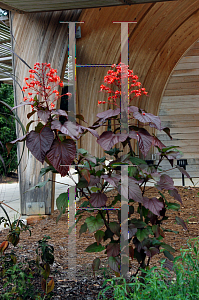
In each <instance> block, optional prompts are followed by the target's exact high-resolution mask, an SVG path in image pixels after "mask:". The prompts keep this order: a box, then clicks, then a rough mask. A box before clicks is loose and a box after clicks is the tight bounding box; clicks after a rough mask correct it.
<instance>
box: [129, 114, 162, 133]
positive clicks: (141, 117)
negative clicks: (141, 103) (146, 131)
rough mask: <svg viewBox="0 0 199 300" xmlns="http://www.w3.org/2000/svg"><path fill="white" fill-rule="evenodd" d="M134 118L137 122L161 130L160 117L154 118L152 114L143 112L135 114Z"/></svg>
mask: <svg viewBox="0 0 199 300" xmlns="http://www.w3.org/2000/svg"><path fill="white" fill-rule="evenodd" d="M133 116H134V118H135V119H136V120H138V121H140V122H142V123H149V126H151V127H155V128H156V129H158V130H161V120H160V118H159V117H158V116H154V115H153V114H151V113H146V112H144V111H143V110H141V113H140V112H139V111H135V112H133Z"/></svg>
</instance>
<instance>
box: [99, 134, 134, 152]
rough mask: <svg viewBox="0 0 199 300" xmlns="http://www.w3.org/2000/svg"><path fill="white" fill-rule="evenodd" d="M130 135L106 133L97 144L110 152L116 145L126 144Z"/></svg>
mask: <svg viewBox="0 0 199 300" xmlns="http://www.w3.org/2000/svg"><path fill="white" fill-rule="evenodd" d="M127 137H128V135H127V134H124V133H116V134H114V133H113V132H112V131H104V132H103V133H102V134H101V135H100V137H99V138H98V139H97V143H98V144H99V145H100V146H101V147H102V148H103V149H104V150H106V151H108V150H110V149H111V148H112V147H113V146H114V145H115V144H117V143H119V142H124V141H125V140H126V139H127Z"/></svg>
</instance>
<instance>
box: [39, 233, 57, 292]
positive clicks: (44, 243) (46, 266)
mask: <svg viewBox="0 0 199 300" xmlns="http://www.w3.org/2000/svg"><path fill="white" fill-rule="evenodd" d="M49 239H50V237H49V236H46V235H45V236H44V238H43V239H42V240H39V241H38V244H39V245H38V247H37V249H36V253H37V265H38V266H40V269H41V276H42V277H43V278H42V281H41V287H42V289H43V291H44V293H45V294H46V295H47V294H50V293H51V292H52V291H53V289H54V286H55V283H54V280H53V278H51V279H50V280H49V282H48V281H47V279H48V278H49V276H50V265H51V264H53V262H54V255H53V253H54V248H53V246H51V245H49V244H48V240H49ZM40 259H41V260H42V264H40V265H39V260H40Z"/></svg>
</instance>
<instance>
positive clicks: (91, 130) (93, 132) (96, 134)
mask: <svg viewBox="0 0 199 300" xmlns="http://www.w3.org/2000/svg"><path fill="white" fill-rule="evenodd" d="M81 128H82V129H84V130H88V131H89V132H90V133H91V134H92V135H94V136H95V137H96V138H99V134H98V133H97V131H96V130H94V129H91V128H89V127H84V126H81Z"/></svg>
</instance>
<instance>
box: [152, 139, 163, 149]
mask: <svg viewBox="0 0 199 300" xmlns="http://www.w3.org/2000/svg"><path fill="white" fill-rule="evenodd" d="M152 145H153V146H155V147H158V148H160V149H162V148H165V147H166V146H165V145H164V144H163V143H162V142H161V141H160V140H159V139H158V138H157V137H153V141H152Z"/></svg>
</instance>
